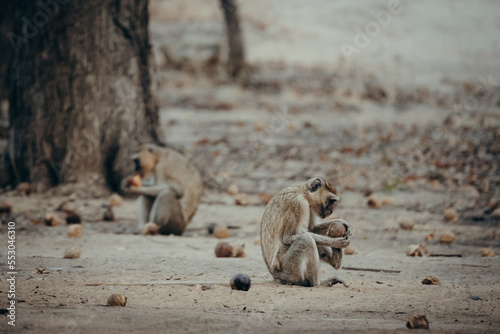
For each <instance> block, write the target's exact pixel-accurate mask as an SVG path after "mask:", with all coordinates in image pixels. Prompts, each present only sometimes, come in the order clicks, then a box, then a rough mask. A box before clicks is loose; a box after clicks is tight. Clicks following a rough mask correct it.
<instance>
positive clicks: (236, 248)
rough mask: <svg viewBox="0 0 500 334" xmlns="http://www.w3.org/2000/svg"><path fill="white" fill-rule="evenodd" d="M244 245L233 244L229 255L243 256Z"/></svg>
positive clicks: (244, 253)
mask: <svg viewBox="0 0 500 334" xmlns="http://www.w3.org/2000/svg"><path fill="white" fill-rule="evenodd" d="M245 255H246V252H245V245H235V246H234V247H233V252H232V253H231V257H245Z"/></svg>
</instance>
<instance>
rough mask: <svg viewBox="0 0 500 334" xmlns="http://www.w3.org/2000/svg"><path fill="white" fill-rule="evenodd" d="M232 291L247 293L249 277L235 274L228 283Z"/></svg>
mask: <svg viewBox="0 0 500 334" xmlns="http://www.w3.org/2000/svg"><path fill="white" fill-rule="evenodd" d="M230 285H231V289H232V290H241V291H248V290H249V289H250V285H251V282H250V277H249V276H248V275H246V274H236V275H234V276H233V277H232V278H231V281H230Z"/></svg>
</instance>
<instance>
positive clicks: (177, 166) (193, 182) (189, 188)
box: [158, 148, 203, 224]
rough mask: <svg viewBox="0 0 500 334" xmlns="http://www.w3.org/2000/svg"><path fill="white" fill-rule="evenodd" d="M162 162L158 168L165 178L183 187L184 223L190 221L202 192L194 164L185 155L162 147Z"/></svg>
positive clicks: (181, 202)
mask: <svg viewBox="0 0 500 334" xmlns="http://www.w3.org/2000/svg"><path fill="white" fill-rule="evenodd" d="M162 155H163V156H164V159H162V160H163V161H164V163H163V164H161V163H160V164H161V165H160V164H159V166H158V168H159V169H160V170H161V171H162V174H163V177H164V178H165V180H172V181H176V182H178V183H179V184H180V185H181V186H182V188H183V189H184V196H182V198H181V200H180V204H181V208H182V211H183V214H184V218H185V219H186V224H187V223H189V222H190V221H191V219H192V218H193V216H194V214H195V213H196V210H197V209H198V205H199V203H200V198H201V195H202V193H203V181H202V179H201V175H200V172H199V170H198V169H197V168H196V166H195V165H194V164H193V163H192V162H190V161H189V160H188V158H187V157H185V156H184V155H182V154H181V153H179V152H176V151H174V150H172V149H169V148H163V149H162Z"/></svg>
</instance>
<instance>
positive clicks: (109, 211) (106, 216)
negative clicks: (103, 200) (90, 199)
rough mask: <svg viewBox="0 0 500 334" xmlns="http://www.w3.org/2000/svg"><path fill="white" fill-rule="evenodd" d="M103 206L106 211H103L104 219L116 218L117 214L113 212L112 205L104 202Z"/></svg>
mask: <svg viewBox="0 0 500 334" xmlns="http://www.w3.org/2000/svg"><path fill="white" fill-rule="evenodd" d="M102 207H103V209H104V212H103V213H102V220H104V221H107V222H112V221H113V220H115V215H114V214H113V208H112V207H111V205H107V204H103V205H102Z"/></svg>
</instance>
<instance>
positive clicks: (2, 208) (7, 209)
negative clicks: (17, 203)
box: [0, 202, 12, 215]
mask: <svg viewBox="0 0 500 334" xmlns="http://www.w3.org/2000/svg"><path fill="white" fill-rule="evenodd" d="M11 212H12V204H10V203H9V202H3V203H2V204H0V214H2V213H5V214H7V215H10V213H11Z"/></svg>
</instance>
